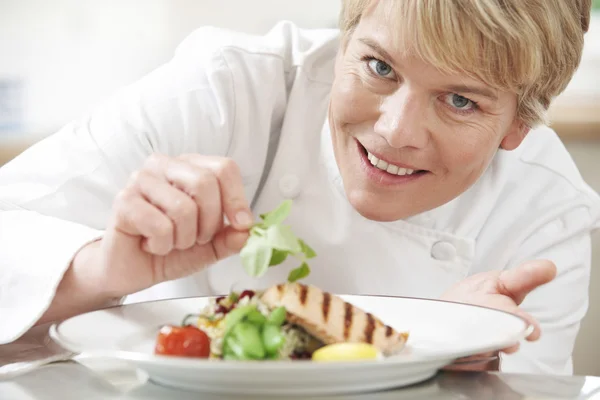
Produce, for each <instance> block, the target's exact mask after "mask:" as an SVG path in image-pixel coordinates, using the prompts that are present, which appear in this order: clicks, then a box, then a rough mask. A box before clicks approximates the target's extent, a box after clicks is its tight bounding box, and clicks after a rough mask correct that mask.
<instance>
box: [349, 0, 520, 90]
mask: <svg viewBox="0 0 600 400" xmlns="http://www.w3.org/2000/svg"><path fill="white" fill-rule="evenodd" d="M461 3H463V5H464V3H465V2H458V1H454V0H453V1H447V0H439V1H434V0H402V1H387V0H380V1H373V2H371V3H370V4H369V5H368V6H367V8H366V9H365V10H364V13H363V14H362V18H361V20H360V22H359V23H358V25H357V26H356V29H355V31H354V32H353V34H352V40H355V39H357V38H359V37H364V36H368V37H370V38H372V39H374V40H375V41H377V42H378V43H379V45H380V46H381V47H383V48H384V49H385V50H386V51H387V52H388V53H389V54H390V55H392V56H394V58H395V59H409V58H410V59H416V60H419V61H422V62H423V63H424V64H425V65H427V66H428V67H431V69H433V70H435V71H437V72H438V73H441V74H443V75H448V76H457V75H458V76H461V77H463V78H469V79H471V80H474V81H477V82H481V83H484V84H485V85H487V86H490V87H492V88H494V89H497V90H503V91H504V90H506V91H516V90H517V88H519V85H520V84H521V83H522V79H523V76H522V74H518V73H515V71H514V68H512V67H511V61H510V60H511V59H512V58H511V54H510V52H509V51H508V48H509V46H507V43H503V42H502V40H503V38H501V37H497V36H494V35H495V34H494V33H493V32H491V31H490V32H488V31H484V30H485V29H484V28H485V27H482V24H484V23H483V22H481V21H480V20H479V19H477V18H475V17H474V14H473V12H472V10H471V11H465V10H464V9H463V8H461V5H460V4H461ZM525 78H526V77H525Z"/></svg>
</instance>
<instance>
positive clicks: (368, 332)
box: [365, 313, 375, 344]
mask: <svg viewBox="0 0 600 400" xmlns="http://www.w3.org/2000/svg"><path fill="white" fill-rule="evenodd" d="M374 331H375V318H374V317H373V314H371V313H367V324H366V325H365V341H366V342H367V343H369V344H373V332H374Z"/></svg>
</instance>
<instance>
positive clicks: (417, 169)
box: [356, 140, 421, 171]
mask: <svg viewBox="0 0 600 400" xmlns="http://www.w3.org/2000/svg"><path fill="white" fill-rule="evenodd" d="M356 142H357V143H358V146H359V150H361V151H362V148H364V149H365V150H367V151H368V152H369V153H371V154H373V155H374V156H375V157H377V158H378V159H379V160H383V161H385V162H386V163H388V164H392V165H395V166H397V167H399V168H406V169H412V170H413V171H419V170H421V169H420V168H417V167H415V166H413V165H408V164H404V163H398V162H395V161H390V160H388V159H387V158H385V157H383V156H382V155H381V154H380V153H377V152H376V151H371V150H369V149H367V147H366V146H364V145H363V144H362V143H361V142H359V141H358V140H356ZM360 147H362V148H360Z"/></svg>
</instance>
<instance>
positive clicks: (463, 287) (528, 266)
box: [441, 260, 556, 370]
mask: <svg viewBox="0 0 600 400" xmlns="http://www.w3.org/2000/svg"><path fill="white" fill-rule="evenodd" d="M555 276H556V266H555V265H554V263H552V262H551V261H548V260H535V261H530V262H526V263H524V264H522V265H520V266H519V267H517V268H514V269H510V270H505V271H489V272H482V273H479V274H476V275H473V276H471V277H468V278H467V279H465V280H463V281H461V282H459V283H457V284H456V285H454V286H453V287H451V288H450V289H449V290H448V291H447V292H446V293H444V295H443V296H442V297H441V299H442V300H448V301H454V302H459V303H467V304H473V305H478V306H484V307H489V308H494V309H498V310H502V311H506V312H509V313H512V314H516V315H518V316H520V317H522V318H524V319H525V320H526V321H527V322H528V323H529V324H531V326H533V331H532V333H531V334H530V335H529V336H528V337H527V340H528V341H536V340H538V339H539V338H540V335H541V329H540V325H539V323H538V322H537V321H536V320H535V318H533V317H532V316H531V315H529V314H528V313H526V312H525V311H523V310H522V309H521V308H519V305H520V304H521V303H522V302H523V300H524V299H525V297H526V296H527V295H528V294H529V293H530V292H531V291H533V290H534V289H535V288H537V287H539V286H541V285H544V284H546V283H548V282H550V281H552V280H553V279H554V278H555ZM518 349H519V344H518V343H515V344H514V345H513V346H511V347H508V348H506V349H503V350H502V352H504V353H507V354H511V353H514V352H516V351H518ZM498 354H499V352H495V353H486V354H481V355H476V356H473V357H469V358H465V359H462V360H460V361H459V362H458V363H457V364H454V365H451V366H449V367H448V368H447V369H452V370H494V369H498V368H499V358H498Z"/></svg>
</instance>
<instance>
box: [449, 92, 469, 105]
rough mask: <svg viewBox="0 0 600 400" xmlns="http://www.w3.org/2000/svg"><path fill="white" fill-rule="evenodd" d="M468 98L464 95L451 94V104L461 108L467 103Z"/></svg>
mask: <svg viewBox="0 0 600 400" xmlns="http://www.w3.org/2000/svg"><path fill="white" fill-rule="evenodd" d="M469 101H470V100H469V99H467V98H466V97H462V96H459V95H457V94H454V95H452V105H453V106H454V107H456V108H463V107H465V106H467V105H468V104H469Z"/></svg>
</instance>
